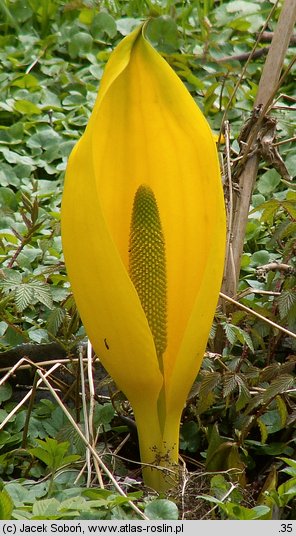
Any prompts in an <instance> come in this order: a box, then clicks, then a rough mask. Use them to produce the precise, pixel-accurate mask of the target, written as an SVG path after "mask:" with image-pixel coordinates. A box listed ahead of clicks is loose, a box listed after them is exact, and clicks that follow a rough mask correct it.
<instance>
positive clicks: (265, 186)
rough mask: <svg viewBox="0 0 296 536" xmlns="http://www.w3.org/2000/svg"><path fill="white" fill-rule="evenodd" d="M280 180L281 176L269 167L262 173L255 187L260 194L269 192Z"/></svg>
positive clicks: (274, 188) (273, 189) (272, 190)
mask: <svg viewBox="0 0 296 536" xmlns="http://www.w3.org/2000/svg"><path fill="white" fill-rule="evenodd" d="M280 182H281V176H280V174H279V173H278V172H277V171H276V170H275V169H270V170H268V171H266V172H265V173H263V175H262V176H261V177H260V179H259V180H258V182H257V189H258V191H259V192H260V194H263V195H265V194H271V193H272V192H274V191H275V190H276V188H277V186H278V185H279V184H280Z"/></svg>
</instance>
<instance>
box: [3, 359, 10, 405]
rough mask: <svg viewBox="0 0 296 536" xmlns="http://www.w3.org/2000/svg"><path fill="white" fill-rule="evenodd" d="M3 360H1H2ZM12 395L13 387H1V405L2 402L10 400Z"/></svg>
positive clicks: (7, 385) (8, 385)
mask: <svg viewBox="0 0 296 536" xmlns="http://www.w3.org/2000/svg"><path fill="white" fill-rule="evenodd" d="M0 359H1V358H0ZM11 395H12V387H11V385H10V384H9V383H7V382H6V383H4V385H0V404H1V403H2V402H5V401H6V400H9V399H10V398H11Z"/></svg>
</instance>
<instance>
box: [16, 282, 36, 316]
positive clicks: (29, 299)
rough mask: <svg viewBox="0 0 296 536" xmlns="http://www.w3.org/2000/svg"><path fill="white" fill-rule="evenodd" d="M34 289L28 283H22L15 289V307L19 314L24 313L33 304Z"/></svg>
mask: <svg viewBox="0 0 296 536" xmlns="http://www.w3.org/2000/svg"><path fill="white" fill-rule="evenodd" d="M33 298H34V289H33V288H32V286H31V285H30V284H28V283H22V284H21V285H19V286H18V287H17V288H16V289H15V305H16V309H17V311H19V312H22V311H24V310H25V309H26V308H27V307H28V305H31V304H32V303H33Z"/></svg>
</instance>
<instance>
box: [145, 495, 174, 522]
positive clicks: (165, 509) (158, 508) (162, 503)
mask: <svg viewBox="0 0 296 536" xmlns="http://www.w3.org/2000/svg"><path fill="white" fill-rule="evenodd" d="M144 512H145V515H146V516H147V517H148V518H149V519H167V520H169V519H178V517H179V514H178V508H177V506H176V504H175V503H173V502H172V501H168V500H167V499H157V500H155V501H151V502H150V503H149V504H147V506H146V508H145V511H144Z"/></svg>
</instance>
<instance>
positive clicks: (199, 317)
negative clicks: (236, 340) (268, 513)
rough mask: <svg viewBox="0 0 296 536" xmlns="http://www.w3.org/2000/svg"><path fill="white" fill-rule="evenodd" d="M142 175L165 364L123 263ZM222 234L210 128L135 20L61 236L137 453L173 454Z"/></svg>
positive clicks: (148, 475)
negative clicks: (158, 260) (159, 258)
mask: <svg viewBox="0 0 296 536" xmlns="http://www.w3.org/2000/svg"><path fill="white" fill-rule="evenodd" d="M142 185H147V187H149V189H150V190H151V192H153V196H154V198H155V200H156V204H157V207H158V212H159V218H160V222H161V228H162V232H163V236H164V244H165V249H164V252H165V267H166V344H165V346H164V347H165V350H164V352H163V355H162V362H163V364H161V366H160V362H159V356H158V355H157V352H156V349H155V344H154V338H153V334H152V331H151V329H150V327H149V323H148V319H147V317H146V314H145V311H144V308H143V306H142V303H141V300H140V298H139V295H138V293H137V290H136V288H135V286H134V284H133V282H132V278H131V277H130V274H129V247H130V236H131V220H132V212H133V205H134V200H135V196H136V193H137V191H138V190H139V188H140V187H141V186H142ZM225 234H226V233H225V210H224V200H223V192H222V186H221V179H220V171H219V165H218V158H217V152H216V147H215V142H214V138H213V135H212V133H211V130H210V128H209V126H208V123H207V121H206V119H205V118H204V116H203V115H202V113H201V111H200V110H199V108H198V107H197V106H196V104H195V102H194V100H193V99H192V97H191V96H190V94H189V93H188V91H187V89H186V88H185V86H184V85H183V84H182V82H181V81H180V80H179V78H178V77H177V75H176V74H175V73H174V71H173V70H172V69H171V68H170V67H169V65H168V64H167V63H166V62H165V60H164V59H163V58H162V57H161V56H160V55H159V54H158V53H157V52H156V51H155V50H154V49H153V47H152V46H151V45H150V44H149V42H148V41H147V40H146V39H145V36H144V35H143V27H141V28H138V29H137V30H136V31H134V32H133V33H132V34H131V35H129V36H128V37H126V38H125V39H124V40H123V41H122V42H121V43H120V44H119V45H118V46H117V48H116V49H115V50H114V52H113V53H112V55H111V57H110V60H109V62H108V64H107V66H106V69H105V73H104V76H103V79H102V82H101V85H100V89H99V93H98V97H97V101H96V103H95V106H94V109H93V112H92V115H91V117H90V120H89V123H88V125H87V128H86V130H85V133H84V134H83V136H82V138H81V139H80V140H79V142H78V143H77V145H76V146H75V148H74V149H73V151H72V154H71V156H70V159H69V163H68V167H67V173H66V181H65V189H64V196H63V203H62V239H63V248H64V254H65V260H66V266H67V270H68V275H69V279H70V282H71V286H72V288H73V292H74V296H75V300H76V302H77V306H78V309H79V312H80V314H81V318H82V321H83V323H84V325H85V328H86V331H87V333H88V336H89V338H90V340H91V342H92V344H93V346H94V348H95V351H96V353H97V354H98V356H99V357H100V359H101V360H102V363H103V365H104V366H105V368H106V369H107V371H108V372H109V373H110V375H111V376H112V377H113V379H114V380H115V382H116V383H117V384H118V387H119V388H120V389H122V391H123V392H124V393H125V394H126V396H127V397H128V399H129V400H130V402H131V404H132V406H133V409H134V413H135V418H136V422H137V427H138V434H139V443H140V450H141V459H142V462H144V463H153V462H157V464H160V465H163V466H168V467H170V466H173V464H174V463H177V460H178V440H179V423H180V417H181V412H182V409H183V407H184V404H185V402H186V397H187V394H188V391H189V389H190V387H191V385H192V383H193V381H194V379H195V377H196V374H197V372H198V370H199V367H200V364H201V361H202V359H203V354H204V350H205V346H206V343H207V338H208V333H209V330H210V327H211V323H212V319H213V315H214V311H215V307H216V304H217V300H218V293H219V289H220V284H221V278H222V271H223V263H224V249H225ZM147 316H148V315H147ZM106 343H107V344H106ZM162 367H163V368H162ZM144 477H145V480H146V482H147V483H148V485H151V486H152V487H154V488H157V489H161V488H164V487H165V485H166V484H164V482H163V478H162V476H159V471H154V470H150V469H145V471H144Z"/></svg>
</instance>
